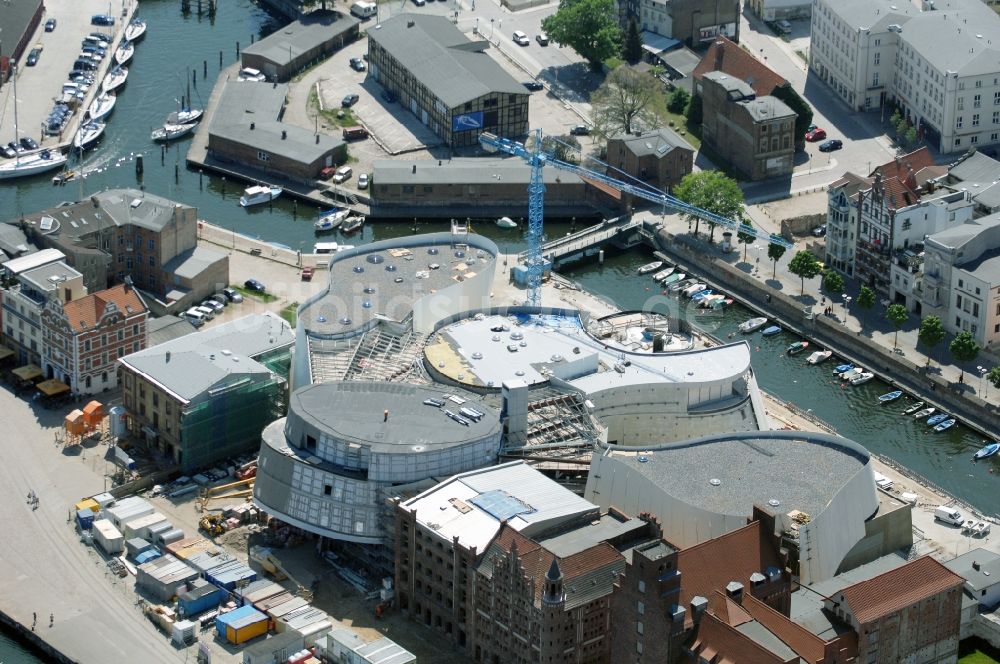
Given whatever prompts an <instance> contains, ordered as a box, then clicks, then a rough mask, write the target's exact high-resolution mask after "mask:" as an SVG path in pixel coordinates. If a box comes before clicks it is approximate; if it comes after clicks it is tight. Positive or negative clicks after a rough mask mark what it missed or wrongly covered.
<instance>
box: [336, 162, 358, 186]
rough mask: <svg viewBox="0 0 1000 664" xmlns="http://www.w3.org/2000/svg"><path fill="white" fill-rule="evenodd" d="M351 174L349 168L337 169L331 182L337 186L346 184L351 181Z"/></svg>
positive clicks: (351, 170)
mask: <svg viewBox="0 0 1000 664" xmlns="http://www.w3.org/2000/svg"><path fill="white" fill-rule="evenodd" d="M353 174H354V170H353V169H352V168H351V167H350V166H341V167H340V168H338V169H337V172H336V173H334V174H333V181H334V182H336V183H337V184H340V183H342V182H347V181H348V180H350V179H351V175H353Z"/></svg>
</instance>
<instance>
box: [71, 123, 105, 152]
mask: <svg viewBox="0 0 1000 664" xmlns="http://www.w3.org/2000/svg"><path fill="white" fill-rule="evenodd" d="M105 127H107V125H106V124H105V123H103V122H98V121H96V120H90V121H89V122H84V123H83V125H81V126H80V129H79V130H78V131H77V132H76V136H74V137H73V147H75V148H76V149H77V150H85V149H87V148H89V147H90V146H91V145H93V144H94V143H96V142H97V139H99V138H100V137H101V135H102V134H103V133H104V129H105Z"/></svg>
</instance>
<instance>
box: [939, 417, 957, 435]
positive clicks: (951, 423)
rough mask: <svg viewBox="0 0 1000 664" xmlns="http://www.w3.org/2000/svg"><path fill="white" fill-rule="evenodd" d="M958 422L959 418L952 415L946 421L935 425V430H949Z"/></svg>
mask: <svg viewBox="0 0 1000 664" xmlns="http://www.w3.org/2000/svg"><path fill="white" fill-rule="evenodd" d="M956 422H957V420H956V419H955V418H954V417H950V418H948V419H947V420H945V421H944V422H941V423H940V424H938V425H937V426H936V427H934V431H936V432H937V433H941V432H942V431H947V430H948V429H950V428H952V427H953V426H955V423H956Z"/></svg>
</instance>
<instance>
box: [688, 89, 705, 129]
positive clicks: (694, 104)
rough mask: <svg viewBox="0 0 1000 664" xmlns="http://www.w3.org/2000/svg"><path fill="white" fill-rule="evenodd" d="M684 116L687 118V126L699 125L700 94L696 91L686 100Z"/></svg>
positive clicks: (700, 110) (700, 114) (700, 118)
mask: <svg viewBox="0 0 1000 664" xmlns="http://www.w3.org/2000/svg"><path fill="white" fill-rule="evenodd" d="M684 117H686V118H687V121H688V127H698V126H700V125H701V120H702V109H701V95H699V94H697V93H696V94H694V95H692V96H691V101H690V102H688V107H687V109H685V111H684Z"/></svg>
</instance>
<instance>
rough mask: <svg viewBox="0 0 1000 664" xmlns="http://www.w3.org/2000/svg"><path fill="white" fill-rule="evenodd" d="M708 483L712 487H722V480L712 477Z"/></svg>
mask: <svg viewBox="0 0 1000 664" xmlns="http://www.w3.org/2000/svg"><path fill="white" fill-rule="evenodd" d="M708 483H709V484H711V485H712V486H722V480H720V479H717V478H715V477H713V478H712V479H710V480H709V481H708Z"/></svg>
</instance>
